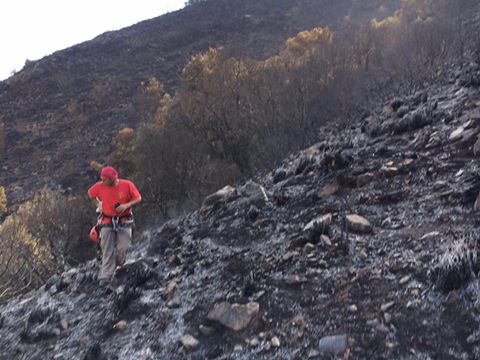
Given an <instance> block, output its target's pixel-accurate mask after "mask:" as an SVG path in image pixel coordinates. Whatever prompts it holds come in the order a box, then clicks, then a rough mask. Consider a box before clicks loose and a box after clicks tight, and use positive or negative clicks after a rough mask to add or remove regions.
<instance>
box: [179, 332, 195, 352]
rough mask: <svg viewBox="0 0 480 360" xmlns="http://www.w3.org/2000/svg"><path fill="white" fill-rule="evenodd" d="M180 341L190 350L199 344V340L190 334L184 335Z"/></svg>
mask: <svg viewBox="0 0 480 360" xmlns="http://www.w3.org/2000/svg"><path fill="white" fill-rule="evenodd" d="M180 342H181V343H182V345H183V346H184V347H185V348H186V349H188V350H190V349H195V348H196V347H197V346H198V344H199V342H198V340H197V339H195V338H194V337H193V336H192V335H189V334H186V335H183V336H182V338H181V339H180Z"/></svg>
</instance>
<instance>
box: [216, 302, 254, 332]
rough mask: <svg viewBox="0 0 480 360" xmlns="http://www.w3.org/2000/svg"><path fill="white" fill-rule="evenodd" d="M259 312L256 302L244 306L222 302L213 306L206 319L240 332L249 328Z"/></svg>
mask: <svg viewBox="0 0 480 360" xmlns="http://www.w3.org/2000/svg"><path fill="white" fill-rule="evenodd" d="M259 312H260V304H258V303H256V302H251V303H248V304H246V305H240V304H229V303H227V302H222V303H219V304H215V306H214V307H213V310H211V311H210V312H209V313H208V316H207V318H208V319H209V320H212V321H216V322H218V323H220V324H222V325H224V326H225V327H227V328H228V329H231V330H234V331H240V330H244V329H246V328H247V327H249V326H250V325H251V324H252V323H253V322H254V321H255V320H256V319H257V318H258V314H259Z"/></svg>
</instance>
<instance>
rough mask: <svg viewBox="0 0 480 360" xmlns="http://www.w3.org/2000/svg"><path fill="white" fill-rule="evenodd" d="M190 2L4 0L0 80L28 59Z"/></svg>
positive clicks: (0, 10) (0, 26) (0, 17)
mask: <svg viewBox="0 0 480 360" xmlns="http://www.w3.org/2000/svg"><path fill="white" fill-rule="evenodd" d="M184 4H185V0H135V1H132V0H0V49H1V50H0V80H4V79H6V78H7V77H9V76H10V75H11V74H12V72H14V71H20V70H21V69H22V67H23V65H24V64H25V60H27V59H28V60H38V59H41V58H42V57H44V56H46V55H49V54H51V53H53V52H55V51H57V50H62V49H65V48H68V47H70V46H73V45H75V44H78V43H81V42H84V41H87V40H91V39H93V38H94V37H96V36H98V35H100V34H102V33H104V32H106V31H110V30H118V29H121V28H123V27H126V26H130V25H133V24H135V23H137V22H139V21H142V20H146V19H151V18H154V17H156V16H159V15H162V14H165V13H167V12H171V11H175V10H178V9H180V8H182V7H183V6H184Z"/></svg>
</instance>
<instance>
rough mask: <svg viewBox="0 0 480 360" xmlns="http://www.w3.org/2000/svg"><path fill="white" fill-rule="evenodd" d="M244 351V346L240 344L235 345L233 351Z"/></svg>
mask: <svg viewBox="0 0 480 360" xmlns="http://www.w3.org/2000/svg"><path fill="white" fill-rule="evenodd" d="M242 351H243V346H242V345H240V344H237V345H235V346H234V347H233V352H236V353H239V352H242Z"/></svg>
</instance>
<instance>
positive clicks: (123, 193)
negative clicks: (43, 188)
mask: <svg viewBox="0 0 480 360" xmlns="http://www.w3.org/2000/svg"><path fill="white" fill-rule="evenodd" d="M100 179H101V181H99V182H97V183H96V184H95V185H93V186H92V187H91V188H90V189H88V196H89V197H90V199H94V200H96V201H97V206H98V205H100V206H99V208H101V224H100V229H101V230H100V247H101V248H102V267H101V269H100V274H99V275H98V279H99V280H100V282H101V283H107V282H109V281H110V280H111V279H112V277H113V274H114V272H115V269H116V267H117V266H122V265H123V264H124V263H125V260H126V254H127V250H128V248H129V247H130V244H131V242H132V227H133V216H132V207H133V206H134V205H136V204H138V203H139V202H140V201H142V196H141V195H140V192H139V191H138V189H137V187H136V186H135V185H134V184H133V183H132V182H131V181H129V180H125V179H119V178H118V173H117V171H116V170H115V169H114V168H113V167H111V166H107V167H104V168H103V169H102V171H101V172H100Z"/></svg>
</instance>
